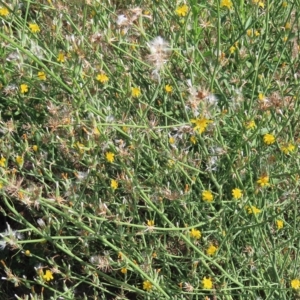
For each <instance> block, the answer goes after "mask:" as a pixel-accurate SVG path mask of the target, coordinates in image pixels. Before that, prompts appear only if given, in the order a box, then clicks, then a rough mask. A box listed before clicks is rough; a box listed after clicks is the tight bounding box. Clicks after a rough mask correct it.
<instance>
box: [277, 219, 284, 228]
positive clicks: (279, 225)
mask: <svg viewBox="0 0 300 300" xmlns="http://www.w3.org/2000/svg"><path fill="white" fill-rule="evenodd" d="M283 225H284V224H283V221H282V220H276V226H277V229H278V230H279V229H282V228H283Z"/></svg>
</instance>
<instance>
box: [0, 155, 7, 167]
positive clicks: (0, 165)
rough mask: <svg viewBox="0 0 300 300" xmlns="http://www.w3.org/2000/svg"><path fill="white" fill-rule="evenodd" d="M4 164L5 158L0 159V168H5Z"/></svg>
mask: <svg viewBox="0 0 300 300" xmlns="http://www.w3.org/2000/svg"><path fill="white" fill-rule="evenodd" d="M5 162H6V158H5V157H1V159H0V167H2V168H4V167H5Z"/></svg>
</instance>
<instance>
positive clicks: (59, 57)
mask: <svg viewBox="0 0 300 300" xmlns="http://www.w3.org/2000/svg"><path fill="white" fill-rule="evenodd" d="M57 61H58V62H60V63H64V62H65V55H64V53H63V52H59V53H58V55H57Z"/></svg>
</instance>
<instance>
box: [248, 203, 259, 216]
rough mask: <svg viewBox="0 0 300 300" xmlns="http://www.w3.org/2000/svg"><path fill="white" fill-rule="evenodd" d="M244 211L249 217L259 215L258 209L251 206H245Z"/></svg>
mask: <svg viewBox="0 0 300 300" xmlns="http://www.w3.org/2000/svg"><path fill="white" fill-rule="evenodd" d="M246 209H247V211H248V214H249V215H251V214H254V215H256V214H259V213H260V212H261V210H260V209H258V208H257V207H255V206H253V205H251V206H246Z"/></svg>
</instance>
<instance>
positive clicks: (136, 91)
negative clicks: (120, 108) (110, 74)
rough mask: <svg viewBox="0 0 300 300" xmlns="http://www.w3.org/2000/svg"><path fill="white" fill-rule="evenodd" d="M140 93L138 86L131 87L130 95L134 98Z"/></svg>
mask: <svg viewBox="0 0 300 300" xmlns="http://www.w3.org/2000/svg"><path fill="white" fill-rule="evenodd" d="M140 95H141V90H140V88H138V87H133V88H131V96H132V97H134V98H138V97H139V96H140Z"/></svg>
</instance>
